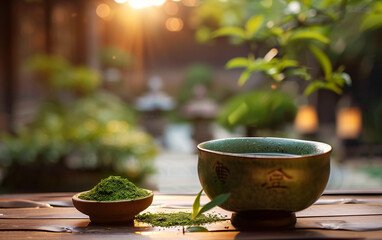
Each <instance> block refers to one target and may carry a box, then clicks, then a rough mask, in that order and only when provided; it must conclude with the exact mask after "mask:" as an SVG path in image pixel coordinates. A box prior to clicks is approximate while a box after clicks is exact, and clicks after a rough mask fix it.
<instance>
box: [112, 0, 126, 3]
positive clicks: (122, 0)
mask: <svg viewBox="0 0 382 240" xmlns="http://www.w3.org/2000/svg"><path fill="white" fill-rule="evenodd" d="M114 1H115V2H116V3H121V4H122V3H125V2H127V0H114Z"/></svg>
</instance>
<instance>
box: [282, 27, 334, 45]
mask: <svg viewBox="0 0 382 240" xmlns="http://www.w3.org/2000/svg"><path fill="white" fill-rule="evenodd" d="M296 40H318V41H320V42H322V43H329V38H327V37H326V36H324V35H322V34H321V33H318V32H315V31H308V30H307V31H299V32H296V33H293V34H292V35H291V36H290V37H289V39H288V42H291V41H296Z"/></svg>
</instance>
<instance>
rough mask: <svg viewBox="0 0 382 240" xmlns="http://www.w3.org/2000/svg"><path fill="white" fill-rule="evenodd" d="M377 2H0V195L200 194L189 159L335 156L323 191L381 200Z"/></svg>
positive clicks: (381, 16) (381, 59)
mask: <svg viewBox="0 0 382 240" xmlns="http://www.w3.org/2000/svg"><path fill="white" fill-rule="evenodd" d="M381 44H382V1H380V0H320V1H318V0H294V1H293V0H258V1H250V0H235V1H230V0H76V1H74V0H73V1H68V0H5V1H1V2H0V193H6V192H58V191H70V192H75V191H82V190H87V189H89V188H90V187H92V186H93V185H95V184H96V183H97V182H99V180H100V179H101V178H104V177H107V176H109V175H121V176H124V177H127V178H129V179H130V180H132V181H133V182H135V183H137V184H138V185H140V186H143V187H146V188H150V189H155V190H159V191H161V192H167V193H171V192H177V193H179V192H191V193H196V192H198V191H199V190H200V184H199V181H198V177H197V168H196V166H197V151H196V145H197V144H198V143H200V142H203V141H206V140H210V139H216V138H224V137H235V136H277V137H291V138H300V139H310V140H317V141H323V142H326V143H329V144H331V145H332V146H333V148H334V150H333V153H332V171H331V177H330V180H329V183H328V186H327V188H328V189H375V188H382V95H381V92H382V50H381V49H382V48H381Z"/></svg>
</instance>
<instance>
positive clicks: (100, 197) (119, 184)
mask: <svg viewBox="0 0 382 240" xmlns="http://www.w3.org/2000/svg"><path fill="white" fill-rule="evenodd" d="M149 195H150V192H148V191H146V190H144V189H142V188H139V187H137V186H135V185H134V183H132V182H130V181H129V180H127V179H126V178H122V177H120V176H110V177H108V178H105V179H102V180H101V182H100V183H98V184H97V185H96V186H95V187H94V188H93V189H91V190H90V191H88V192H86V193H83V194H81V195H79V196H78V198H80V199H83V200H91V201H98V202H99V201H121V200H133V199H138V198H144V197H147V196H149Z"/></svg>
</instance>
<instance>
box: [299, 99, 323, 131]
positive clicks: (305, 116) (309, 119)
mask: <svg viewBox="0 0 382 240" xmlns="http://www.w3.org/2000/svg"><path fill="white" fill-rule="evenodd" d="M294 126H295V128H296V130H297V131H298V132H300V133H304V134H312V133H315V132H316V131H317V129H318V116H317V111H316V109H315V108H314V107H313V106H310V105H304V106H301V107H300V108H299V109H298V112H297V116H296V119H295V122H294Z"/></svg>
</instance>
